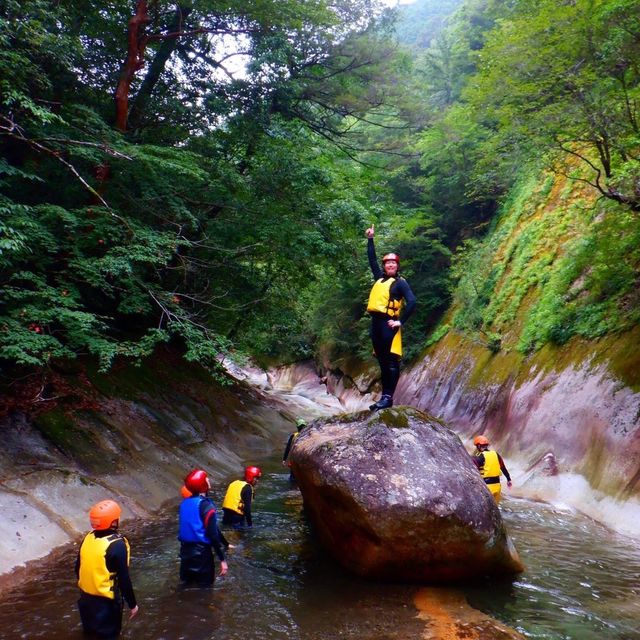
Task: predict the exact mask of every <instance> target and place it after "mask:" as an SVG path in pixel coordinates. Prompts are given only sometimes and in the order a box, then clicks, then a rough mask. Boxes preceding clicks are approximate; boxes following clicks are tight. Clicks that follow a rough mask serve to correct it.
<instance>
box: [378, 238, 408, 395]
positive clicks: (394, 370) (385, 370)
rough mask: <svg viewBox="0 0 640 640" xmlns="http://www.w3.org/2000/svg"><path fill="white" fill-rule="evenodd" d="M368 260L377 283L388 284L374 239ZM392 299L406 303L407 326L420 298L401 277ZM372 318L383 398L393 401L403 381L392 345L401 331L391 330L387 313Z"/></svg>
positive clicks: (391, 291) (404, 316)
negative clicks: (377, 254)
mask: <svg viewBox="0 0 640 640" xmlns="http://www.w3.org/2000/svg"><path fill="white" fill-rule="evenodd" d="M367 257H368V258H369V266H370V267H371V273H373V277H374V279H375V280H376V281H377V280H379V279H380V278H382V279H383V280H387V276H385V275H384V271H383V270H382V268H381V267H380V264H379V263H378V260H377V258H376V249H375V245H374V244H373V238H369V242H368V244H367ZM389 295H390V298H391V299H392V300H403V299H404V302H405V305H404V308H403V310H402V314H401V315H400V318H398V319H399V320H400V323H401V324H403V325H404V323H405V322H406V321H407V320H408V319H409V317H410V316H411V314H412V313H413V312H414V310H415V308H416V297H415V295H414V294H413V291H411V287H410V286H409V283H408V282H407V281H406V280H405V279H404V278H401V277H399V276H397V277H396V278H395V282H394V283H393V284H392V285H391V287H390V289H389ZM370 315H371V342H372V343H373V350H374V352H375V354H376V358H378V363H379V364H380V376H381V383H382V395H386V396H389V397H390V398H393V394H394V392H395V390H396V386H397V385H398V379H399V378H400V356H398V355H396V354H394V353H391V343H392V342H393V338H394V337H395V335H396V333H397V332H398V329H392V328H391V327H389V325H388V322H389V320H390V319H391V318H390V317H389V316H388V315H387V314H384V313H375V312H373V313H370Z"/></svg>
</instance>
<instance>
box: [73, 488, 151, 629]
mask: <svg viewBox="0 0 640 640" xmlns="http://www.w3.org/2000/svg"><path fill="white" fill-rule="evenodd" d="M121 513H122V510H121V509H120V506H119V505H118V503H117V502H114V501H113V500H103V501H102V502H98V503H97V504H95V505H94V506H93V507H91V510H90V511H89V521H90V522H91V528H92V531H90V532H89V533H87V535H86V536H85V537H84V540H83V541H82V544H81V545H80V549H79V551H78V556H77V558H76V576H77V578H78V586H79V587H80V591H81V593H80V598H79V600H78V610H79V612H80V619H81V621H82V627H83V629H84V632H85V634H87V635H91V636H93V637H96V638H117V637H118V636H119V635H120V630H121V628H122V600H123V598H124V600H126V602H127V606H128V607H129V609H130V610H131V612H130V614H129V618H133V617H134V616H135V615H136V614H137V613H138V611H139V609H138V605H137V603H136V596H135V593H134V591H133V585H132V584H131V578H130V576H129V556H130V548H129V541H128V540H127V539H126V538H125V537H124V536H123V535H121V534H120V533H118V527H119V526H120V514H121Z"/></svg>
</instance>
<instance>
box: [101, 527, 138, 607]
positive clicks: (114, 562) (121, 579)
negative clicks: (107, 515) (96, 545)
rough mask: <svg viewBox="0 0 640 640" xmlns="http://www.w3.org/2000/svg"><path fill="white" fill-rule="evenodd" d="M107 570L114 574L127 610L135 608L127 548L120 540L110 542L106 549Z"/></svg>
mask: <svg viewBox="0 0 640 640" xmlns="http://www.w3.org/2000/svg"><path fill="white" fill-rule="evenodd" d="M105 560H106V564H107V569H109V571H113V572H114V573H115V574H116V577H117V580H118V586H119V587H120V592H121V593H122V597H123V598H124V599H125V600H126V602H127V606H128V607H129V609H133V608H134V607H135V606H136V604H137V603H136V595H135V593H134V592H133V585H132V584H131V576H130V575H129V563H128V562H127V547H126V545H125V543H124V540H123V539H122V538H121V539H119V540H116V541H115V542H112V543H111V544H110V545H109V547H108V548H107V554H106V557H105Z"/></svg>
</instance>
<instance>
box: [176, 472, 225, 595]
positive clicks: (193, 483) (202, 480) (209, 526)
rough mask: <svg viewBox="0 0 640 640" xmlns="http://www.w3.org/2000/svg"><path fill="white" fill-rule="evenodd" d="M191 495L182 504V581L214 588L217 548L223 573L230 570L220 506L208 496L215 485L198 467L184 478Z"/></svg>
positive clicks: (180, 532)
mask: <svg viewBox="0 0 640 640" xmlns="http://www.w3.org/2000/svg"><path fill="white" fill-rule="evenodd" d="M184 486H185V487H186V488H187V490H188V491H190V492H191V496H190V497H188V498H185V499H184V500H183V501H182V502H181V503H180V528H179V534H178V539H179V540H180V580H181V581H182V582H183V583H184V584H185V585H189V584H195V585H197V586H199V587H210V586H211V585H213V581H214V580H215V565H214V560H213V551H215V553H216V555H217V556H218V559H219V560H220V575H221V576H223V575H225V574H226V573H227V571H228V566H227V561H226V560H225V553H224V547H225V546H228V545H227V544H226V540H224V538H221V536H220V530H219V528H218V521H217V519H216V506H215V504H214V503H213V500H212V499H211V498H210V497H208V495H207V492H208V491H209V489H210V488H211V483H210V482H209V477H208V476H207V473H206V471H203V470H202V469H194V470H193V471H192V472H191V473H190V474H189V475H188V476H187V477H186V478H185V480H184Z"/></svg>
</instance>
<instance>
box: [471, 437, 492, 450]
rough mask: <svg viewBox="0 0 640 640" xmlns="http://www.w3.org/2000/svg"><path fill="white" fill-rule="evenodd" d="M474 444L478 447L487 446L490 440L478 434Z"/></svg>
mask: <svg viewBox="0 0 640 640" xmlns="http://www.w3.org/2000/svg"><path fill="white" fill-rule="evenodd" d="M473 444H474V445H475V446H476V447H478V446H487V445H488V444H489V441H488V440H487V439H486V438H485V437H484V436H476V437H475V438H474V440H473Z"/></svg>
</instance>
